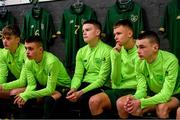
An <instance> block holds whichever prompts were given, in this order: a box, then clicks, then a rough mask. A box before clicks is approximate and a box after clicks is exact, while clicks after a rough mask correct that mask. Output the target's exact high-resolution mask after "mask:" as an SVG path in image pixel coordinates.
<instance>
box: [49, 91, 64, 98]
mask: <svg viewBox="0 0 180 120" xmlns="http://www.w3.org/2000/svg"><path fill="white" fill-rule="evenodd" d="M61 96H62V94H61V93H60V92H58V91H55V92H53V94H52V95H51V97H52V98H53V99H54V100H58V99H59V98H60V97H61Z"/></svg>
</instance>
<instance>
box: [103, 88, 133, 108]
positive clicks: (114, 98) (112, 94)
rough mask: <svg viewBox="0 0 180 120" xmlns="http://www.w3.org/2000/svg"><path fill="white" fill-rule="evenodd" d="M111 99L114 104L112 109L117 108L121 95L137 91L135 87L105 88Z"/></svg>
mask: <svg viewBox="0 0 180 120" xmlns="http://www.w3.org/2000/svg"><path fill="white" fill-rule="evenodd" d="M104 92H105V93H106V94H107V95H108V97H109V99H110V101H111V105H112V109H113V110H116V101H117V99H118V98H119V97H122V96H125V95H128V94H134V93H135V92H136V90H135V89H111V90H105V91H104Z"/></svg>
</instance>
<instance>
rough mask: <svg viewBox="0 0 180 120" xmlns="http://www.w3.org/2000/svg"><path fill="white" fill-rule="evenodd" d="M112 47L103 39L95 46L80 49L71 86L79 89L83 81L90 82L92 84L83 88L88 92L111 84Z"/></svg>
mask: <svg viewBox="0 0 180 120" xmlns="http://www.w3.org/2000/svg"><path fill="white" fill-rule="evenodd" d="M111 49H112V48H111V47H110V46H108V45H106V44H105V43H103V42H102V41H99V42H98V44H97V46H96V47H95V48H91V47H90V46H89V45H86V46H84V47H83V48H81V49H79V51H78V53H77V56H76V68H75V74H74V76H73V79H72V82H71V88H74V89H78V88H79V87H80V85H81V82H87V83H90V85H88V86H87V87H85V88H83V89H82V91H83V92H84V93H86V92H88V91H90V90H92V89H95V88H98V87H102V86H103V85H104V84H105V85H110V81H109V79H110V78H109V77H110V71H111V63H110V51H111Z"/></svg>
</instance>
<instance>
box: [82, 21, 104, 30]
mask: <svg viewBox="0 0 180 120" xmlns="http://www.w3.org/2000/svg"><path fill="white" fill-rule="evenodd" d="M84 24H93V25H94V26H96V27H97V28H98V29H99V30H100V31H102V25H101V23H100V22H99V21H97V20H93V19H91V20H86V21H85V22H83V25H84Z"/></svg>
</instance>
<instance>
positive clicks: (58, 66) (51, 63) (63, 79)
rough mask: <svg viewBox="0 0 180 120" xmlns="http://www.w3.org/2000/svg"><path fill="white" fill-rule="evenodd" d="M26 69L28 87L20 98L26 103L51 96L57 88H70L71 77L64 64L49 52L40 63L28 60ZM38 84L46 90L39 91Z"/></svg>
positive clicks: (44, 54) (45, 53) (44, 53)
mask: <svg viewBox="0 0 180 120" xmlns="http://www.w3.org/2000/svg"><path fill="white" fill-rule="evenodd" d="M24 67H25V71H26V75H27V87H26V90H25V92H23V93H21V94H20V96H21V97H22V98H23V99H24V100H25V101H27V100H28V99H31V98H38V97H43V96H48V95H51V94H52V93H53V92H54V91H55V89H56V86H64V87H70V77H69V76H68V74H67V72H66V69H65V68H64V66H63V64H62V62H60V61H59V59H58V58H57V57H55V56H54V55H53V54H51V53H49V52H46V51H44V52H43V58H42V60H41V62H40V63H37V62H35V61H34V60H28V61H27V62H26V63H25V66H24ZM37 83H38V84H40V85H41V86H44V88H42V89H39V90H37V89H36V85H37Z"/></svg>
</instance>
